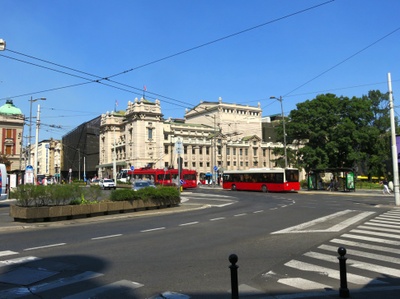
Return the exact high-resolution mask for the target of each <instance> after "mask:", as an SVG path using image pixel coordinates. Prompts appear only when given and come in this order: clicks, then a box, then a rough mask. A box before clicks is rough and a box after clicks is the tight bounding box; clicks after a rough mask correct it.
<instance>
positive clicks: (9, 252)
mask: <svg viewBox="0 0 400 299" xmlns="http://www.w3.org/2000/svg"><path fill="white" fill-rule="evenodd" d="M13 254H18V252H15V251H11V250H5V251H0V256H6V255H13Z"/></svg>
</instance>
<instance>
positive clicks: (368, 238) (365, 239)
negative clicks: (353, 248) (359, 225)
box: [342, 234, 400, 245]
mask: <svg viewBox="0 0 400 299" xmlns="http://www.w3.org/2000/svg"><path fill="white" fill-rule="evenodd" d="M342 238H350V239H356V240H363V241H371V242H376V243H383V244H391V245H400V242H399V241H392V240H387V239H382V238H374V237H367V236H360V235H355V234H343V235H342Z"/></svg>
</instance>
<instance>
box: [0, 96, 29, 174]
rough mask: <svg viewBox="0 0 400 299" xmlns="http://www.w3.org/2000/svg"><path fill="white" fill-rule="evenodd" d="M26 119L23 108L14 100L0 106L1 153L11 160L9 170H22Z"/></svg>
mask: <svg viewBox="0 0 400 299" xmlns="http://www.w3.org/2000/svg"><path fill="white" fill-rule="evenodd" d="M24 121H25V117H24V115H23V114H22V112H21V109H19V108H17V107H16V106H14V104H13V101H12V100H7V101H6V103H5V104H4V105H2V106H1V107H0V153H1V155H4V156H6V157H7V159H8V161H9V162H11V164H10V165H8V166H7V171H9V172H14V171H20V170H21V165H22V152H21V149H22V138H23V130H24Z"/></svg>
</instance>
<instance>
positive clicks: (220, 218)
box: [210, 217, 226, 221]
mask: <svg viewBox="0 0 400 299" xmlns="http://www.w3.org/2000/svg"><path fill="white" fill-rule="evenodd" d="M224 219H226V218H225V217H218V218H212V219H210V221H218V220H224Z"/></svg>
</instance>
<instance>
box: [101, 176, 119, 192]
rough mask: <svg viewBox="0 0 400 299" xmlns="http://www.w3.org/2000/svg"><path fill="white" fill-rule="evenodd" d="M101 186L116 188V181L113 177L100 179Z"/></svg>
mask: <svg viewBox="0 0 400 299" xmlns="http://www.w3.org/2000/svg"><path fill="white" fill-rule="evenodd" d="M99 186H100V188H101V189H114V190H115V189H116V188H117V187H116V186H115V183H114V181H113V180H112V179H101V180H100V181H99Z"/></svg>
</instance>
